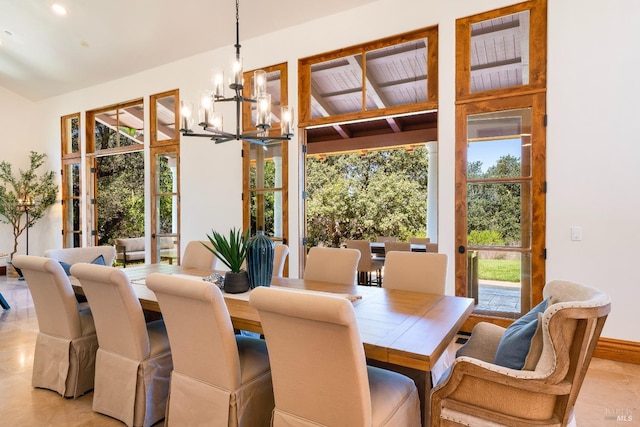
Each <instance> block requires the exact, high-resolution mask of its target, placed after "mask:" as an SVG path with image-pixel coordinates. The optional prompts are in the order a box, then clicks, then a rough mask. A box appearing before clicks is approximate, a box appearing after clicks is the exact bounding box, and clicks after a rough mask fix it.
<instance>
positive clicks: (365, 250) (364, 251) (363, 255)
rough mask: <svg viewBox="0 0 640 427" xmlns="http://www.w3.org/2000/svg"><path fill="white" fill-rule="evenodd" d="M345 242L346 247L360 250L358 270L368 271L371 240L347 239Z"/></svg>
mask: <svg viewBox="0 0 640 427" xmlns="http://www.w3.org/2000/svg"><path fill="white" fill-rule="evenodd" d="M345 244H346V246H347V248H348V249H356V250H358V251H360V261H358V271H368V270H369V269H370V267H371V242H369V241H368V240H347V241H346V242H345Z"/></svg>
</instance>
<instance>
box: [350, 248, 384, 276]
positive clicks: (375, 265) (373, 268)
mask: <svg viewBox="0 0 640 427" xmlns="http://www.w3.org/2000/svg"><path fill="white" fill-rule="evenodd" d="M346 245H347V248H349V249H357V250H358V251H360V261H358V284H359V285H372V284H373V276H372V274H371V273H372V272H375V273H376V283H377V285H378V286H382V266H383V265H384V262H382V261H379V260H374V259H373V258H372V257H371V243H370V242H369V241H368V240H347V241H346Z"/></svg>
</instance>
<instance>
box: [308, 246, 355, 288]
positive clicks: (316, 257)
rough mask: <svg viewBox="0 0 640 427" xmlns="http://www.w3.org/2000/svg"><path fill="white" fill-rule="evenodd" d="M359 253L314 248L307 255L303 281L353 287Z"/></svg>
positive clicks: (339, 249) (346, 250)
mask: <svg viewBox="0 0 640 427" xmlns="http://www.w3.org/2000/svg"><path fill="white" fill-rule="evenodd" d="M359 260H360V251H358V250H356V249H342V248H321V247H319V246H314V247H313V248H311V249H310V250H309V253H308V254H307V265H306V266H305V270H304V279H305V280H315V281H318V282H329V283H338V284H341V285H353V284H354V283H355V281H356V275H357V271H358V261H359Z"/></svg>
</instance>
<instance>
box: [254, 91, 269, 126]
mask: <svg viewBox="0 0 640 427" xmlns="http://www.w3.org/2000/svg"><path fill="white" fill-rule="evenodd" d="M256 102H257V112H256V113H257V115H256V126H257V127H260V128H267V129H268V128H270V127H271V94H268V93H264V94H262V95H260V96H258V98H257V99H256Z"/></svg>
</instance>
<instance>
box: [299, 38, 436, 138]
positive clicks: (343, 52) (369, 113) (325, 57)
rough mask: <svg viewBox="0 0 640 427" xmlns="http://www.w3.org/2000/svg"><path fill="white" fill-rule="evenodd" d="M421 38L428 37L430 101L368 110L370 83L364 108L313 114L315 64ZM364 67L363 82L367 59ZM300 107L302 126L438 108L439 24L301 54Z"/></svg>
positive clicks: (364, 94) (364, 95) (428, 94)
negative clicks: (331, 114)
mask: <svg viewBox="0 0 640 427" xmlns="http://www.w3.org/2000/svg"><path fill="white" fill-rule="evenodd" d="M418 39H427V40H428V45H427V101H426V102H421V103H416V104H407V105H398V106H394V107H387V108H381V109H376V110H365V109H364V102H365V101H364V100H365V99H366V85H365V84H363V88H362V91H363V109H362V111H359V112H354V113H347V114H339V115H333V116H328V117H318V118H311V66H312V65H314V64H317V63H322V62H326V61H330V60H332V59H337V58H343V57H345V56H349V55H356V54H362V55H363V58H366V54H367V52H370V51H374V50H377V49H382V48H386V47H390V46H394V45H398V44H402V43H407V42H411V41H414V40H418ZM364 61H365V66H363V67H362V74H363V80H362V81H363V82H364V81H365V79H366V59H364ZM298 88H299V89H298V111H299V116H300V120H299V123H298V126H299V127H300V128H302V127H307V126H315V125H325V124H331V123H336V122H343V121H358V120H364V119H370V118H375V117H382V116H390V115H394V114H403V113H412V112H418V111H427V110H435V109H437V108H438V27H437V26H433V27H428V28H423V29H419V30H415V31H410V32H407V33H403V34H399V35H395V36H391V37H386V38H383V39H378V40H374V41H371V42H367V43H362V44H358V45H355V46H350V47H346V48H342V49H338V50H334V51H332V52H325V53H322V54H319V55H314V56H310V57H307V58H301V59H299V60H298Z"/></svg>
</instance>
